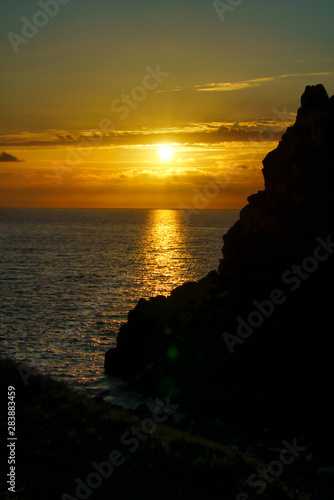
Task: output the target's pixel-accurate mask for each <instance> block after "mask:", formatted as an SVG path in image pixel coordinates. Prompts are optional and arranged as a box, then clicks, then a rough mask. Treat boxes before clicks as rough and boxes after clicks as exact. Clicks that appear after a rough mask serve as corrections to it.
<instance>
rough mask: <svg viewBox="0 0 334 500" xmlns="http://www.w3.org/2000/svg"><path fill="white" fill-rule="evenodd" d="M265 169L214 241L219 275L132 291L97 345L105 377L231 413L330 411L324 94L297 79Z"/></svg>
mask: <svg viewBox="0 0 334 500" xmlns="http://www.w3.org/2000/svg"><path fill="white" fill-rule="evenodd" d="M263 176H264V181H265V189H264V190H263V191H259V192H258V193H257V194H253V195H251V196H250V197H249V198H248V205H247V206H246V207H244V208H243V209H242V210H241V212H240V219H239V220H238V221H237V222H236V224H235V225H234V226H233V227H232V228H231V229H230V230H229V231H228V233H227V234H226V235H225V236H224V238H223V240H224V245H223V249H222V253H223V259H222V260H221V262H220V265H219V269H218V271H212V272H210V273H209V274H208V276H206V277H205V278H203V279H202V280H200V281H199V282H196V283H185V284H184V285H183V286H181V287H179V288H177V289H175V290H173V292H172V293H171V295H170V296H169V297H167V298H166V297H161V296H160V297H154V298H152V299H150V300H149V301H146V300H144V299H141V300H140V301H139V302H138V304H137V306H136V307H135V308H134V309H133V310H132V311H130V312H129V316H128V322H127V324H125V325H123V326H122V328H121V329H120V332H119V336H118V342H117V347H116V348H113V349H110V350H109V351H108V352H107V353H106V357H105V368H106V371H107V372H108V373H110V374H113V375H116V376H121V377H124V378H126V379H127V380H129V381H130V382H132V383H133V384H134V385H135V386H136V387H137V388H139V389H140V390H142V391H146V392H150V393H153V394H158V395H163V394H166V393H168V394H173V395H174V396H175V397H179V398H180V400H181V401H182V402H183V403H184V405H189V406H193V407H196V408H197V409H198V408H202V410H203V411H205V410H207V411H211V410H209V409H212V408H213V407H214V408H215V411H217V412H221V413H222V414H224V415H225V416H226V415H229V414H231V415H232V416H233V418H234V419H235V418H236V415H239V416H240V418H241V415H242V414H244V413H245V412H246V413H247V418H248V419H251V418H252V415H254V419H258V418H260V415H262V414H263V415H266V417H265V418H267V417H268V415H271V414H272V413H273V408H274V407H275V405H276V406H277V403H278V401H279V403H280V405H282V402H283V401H284V404H285V408H288V407H290V406H291V405H293V406H294V407H298V411H300V410H302V411H304V410H305V408H306V407H307V408H309V409H310V407H311V408H312V411H313V410H314V409H315V408H317V409H319V408H320V407H321V405H323V406H324V408H326V409H328V408H327V406H326V404H327V403H328V393H327V391H329V390H330V386H329V381H330V380H331V378H330V377H331V376H332V368H331V366H332V357H333V346H332V338H333V320H332V314H331V309H332V299H331V293H332V292H331V285H332V280H333V277H334V266H333V260H334V259H333V256H332V254H333V253H334V245H333V244H332V241H333V242H334V196H333V191H334V96H333V97H331V98H330V99H329V97H328V95H327V93H326V90H325V89H324V87H323V86H322V85H317V86H312V87H311V86H308V87H306V89H305V92H304V94H303V95H302V98H301V107H300V109H299V110H298V114H297V118H296V123H295V124H294V125H293V126H292V127H289V128H288V129H287V131H286V133H285V134H284V135H283V136H282V139H281V141H280V143H279V145H278V146H277V148H276V149H275V150H274V151H272V152H271V153H269V154H268V155H267V156H266V158H265V159H264V161H263ZM312 411H311V410H310V413H312ZM314 411H315V410H314ZM319 411H320V410H319ZM326 411H327V410H326ZM276 416H277V412H276Z"/></svg>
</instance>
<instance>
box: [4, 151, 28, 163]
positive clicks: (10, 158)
mask: <svg viewBox="0 0 334 500" xmlns="http://www.w3.org/2000/svg"><path fill="white" fill-rule="evenodd" d="M0 161H3V162H18V161H24V160H19V158H16V156H13V155H10V154H9V153H5V151H2V153H0Z"/></svg>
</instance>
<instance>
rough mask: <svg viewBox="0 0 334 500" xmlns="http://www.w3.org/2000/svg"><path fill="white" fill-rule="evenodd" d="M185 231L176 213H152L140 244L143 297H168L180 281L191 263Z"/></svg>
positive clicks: (180, 218) (176, 211) (183, 223)
mask: <svg viewBox="0 0 334 500" xmlns="http://www.w3.org/2000/svg"><path fill="white" fill-rule="evenodd" d="M187 232H188V227H187V225H186V224H185V222H184V220H183V218H182V213H181V212H180V211H178V210H152V211H150V213H149V216H148V219H147V224H146V226H145V229H144V234H143V236H142V238H141V241H140V247H141V248H140V253H139V254H140V256H141V259H142V262H141V264H142V265H141V268H142V269H143V270H145V271H144V275H143V276H142V277H141V279H142V280H143V285H144V290H145V294H144V295H146V296H153V295H156V294H162V295H168V294H169V293H170V291H171V290H172V288H174V287H176V286H178V285H180V284H181V283H183V281H184V276H185V272H186V271H187V270H188V269H189V266H191V265H192V264H191V263H192V261H193V257H194V256H193V255H192V254H191V251H190V248H189V243H188V242H189V238H187Z"/></svg>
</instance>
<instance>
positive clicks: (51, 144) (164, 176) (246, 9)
mask: <svg viewBox="0 0 334 500" xmlns="http://www.w3.org/2000/svg"><path fill="white" fill-rule="evenodd" d="M0 9H1V11H0V57H1V67H2V75H1V94H0V110H1V121H0V143H1V144H0V179H1V181H0V206H2V207H64V208H65V207H78V208H80V207H85V208H86V207H90V208H180V209H183V210H200V209H203V208H241V207H242V206H244V205H245V204H246V203H247V196H249V195H250V194H252V193H254V192H256V191H258V190H259V189H263V187H264V186H263V177H262V173H261V168H262V160H263V158H264V157H265V156H266V154H267V153H268V152H269V151H271V150H272V149H274V148H275V147H276V146H277V143H278V141H279V140H280V137H281V136H282V134H283V133H284V131H285V130H286V128H287V127H288V126H289V125H292V124H293V123H294V120H295V116H296V112H297V109H298V107H299V105H300V97H301V94H302V93H303V91H304V89H305V86H306V85H315V84H318V83H322V84H323V85H324V86H325V88H326V89H327V92H328V94H329V95H332V94H333V93H334V65H333V63H334V30H333V24H332V23H333V21H332V20H333V18H334V2H333V0H318V1H317V2H315V1H313V0H312V1H311V0H289V1H287V0H280V1H279V2H278V0H227V1H218V0H215V1H211V0H210V1H207V0H177V1H176V0H169V1H168V2H167V1H165V2H161V1H157V0H154V1H153V0H141V1H140V2H139V1H138V0H136V1H134V0H127V2H119V1H117V2H116V1H114V0H39V1H32V0H15V2H12V1H11V0H2V2H1V7H0ZM162 148H163V149H162Z"/></svg>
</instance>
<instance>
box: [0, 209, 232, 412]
mask: <svg viewBox="0 0 334 500" xmlns="http://www.w3.org/2000/svg"><path fill="white" fill-rule="evenodd" d="M238 216H239V211H238V210H201V211H199V213H198V214H194V215H192V216H191V217H190V218H189V220H188V221H186V220H185V219H184V217H183V214H182V212H181V211H179V210H123V209H120V210H113V209H110V210H104V209H99V210H93V209H0V281H1V289H0V299H1V305H0V353H1V355H2V356H9V357H11V358H14V359H16V360H19V361H22V362H24V363H26V364H28V365H30V366H32V367H35V368H37V369H38V370H40V371H42V372H43V373H45V374H48V375H51V376H52V377H53V378H55V379H57V380H62V381H65V382H66V383H68V384H70V385H71V386H72V387H74V388H75V389H77V390H81V391H84V392H86V393H88V394H90V395H98V394H101V393H102V392H103V391H105V392H107V391H108V395H106V396H105V398H104V399H105V400H106V401H112V402H114V403H116V404H121V405H123V406H124V407H131V406H136V405H137V404H139V403H140V402H142V401H143V399H142V398H141V397H140V395H137V394H135V393H134V392H133V391H131V390H128V388H127V387H126V385H125V384H124V383H123V382H122V381H120V380H118V379H116V378H111V377H107V376H106V375H105V373H104V368H103V362H104V354H105V352H106V351H107V349H109V348H110V347H111V346H112V345H115V344H116V334H117V331H118V329H119V327H120V325H121V323H122V322H125V321H126V318H127V313H128V311H129V310H130V309H132V308H133V307H134V306H135V304H136V303H137V302H138V300H139V298H140V297H144V298H149V297H152V296H155V295H158V294H161V295H168V294H169V293H170V292H171V290H172V289H173V288H175V287H176V286H178V285H180V284H182V283H184V282H185V281H193V280H197V279H199V278H201V277H203V276H205V275H206V274H207V273H208V272H209V271H210V270H211V269H216V268H217V266H218V262H219V259H220V258H221V247H222V236H223V234H225V233H226V232H227V230H228V229H229V227H230V226H232V225H233V224H234V222H235V221H236V220H237V219H238Z"/></svg>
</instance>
